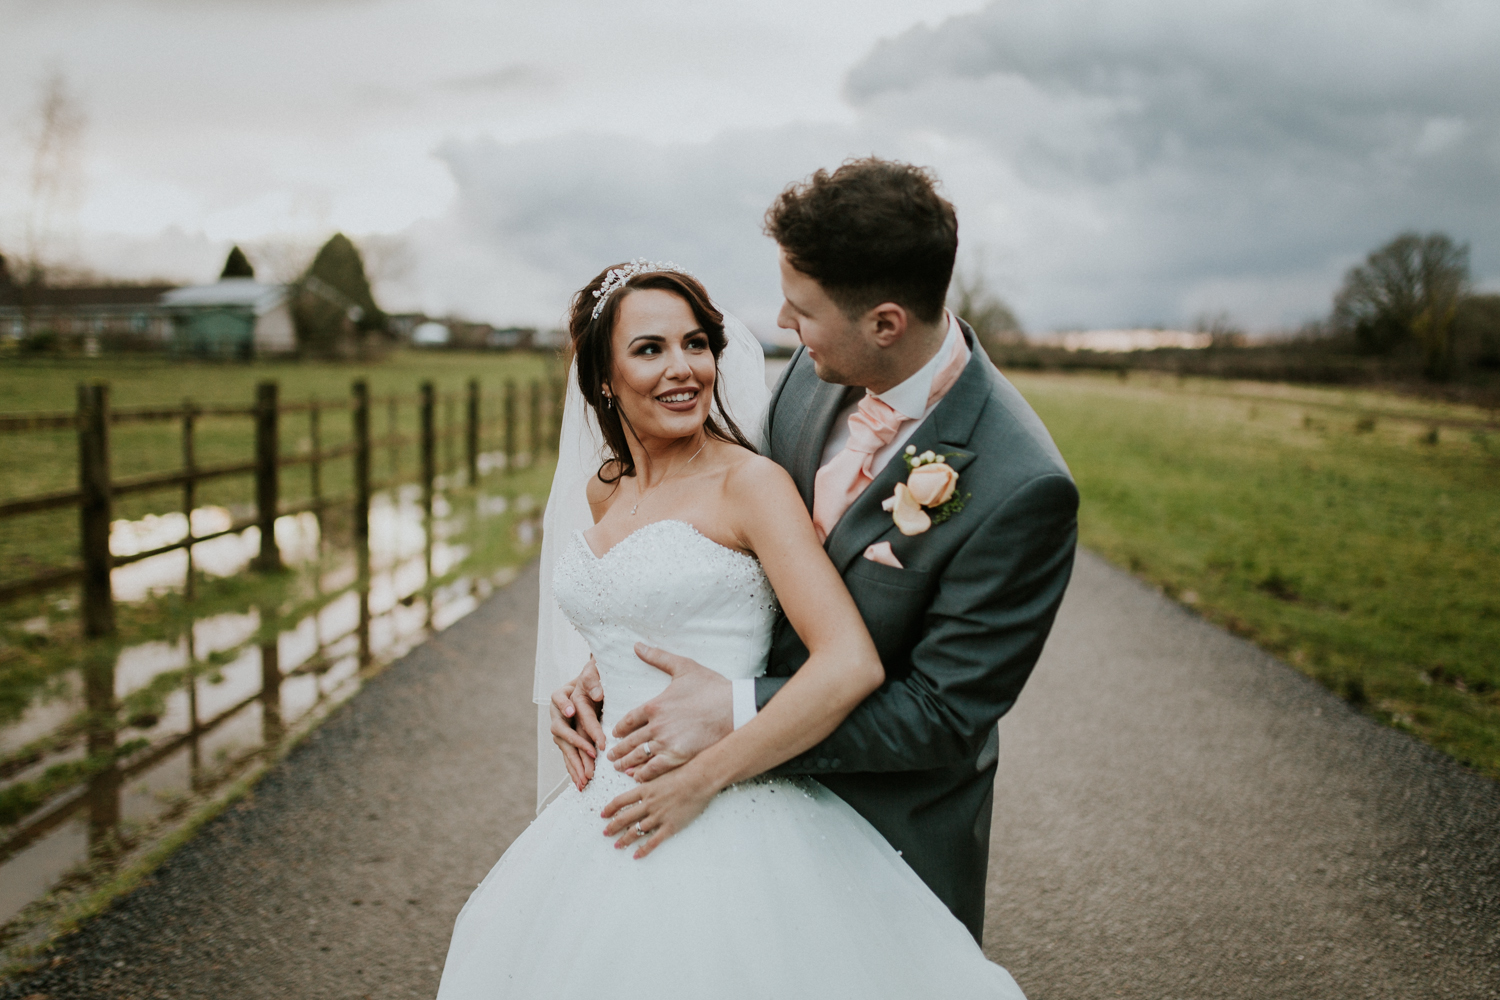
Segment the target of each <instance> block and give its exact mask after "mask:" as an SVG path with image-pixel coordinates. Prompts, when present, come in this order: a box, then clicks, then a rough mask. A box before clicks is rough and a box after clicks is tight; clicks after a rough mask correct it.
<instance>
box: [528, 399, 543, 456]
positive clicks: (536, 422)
mask: <svg viewBox="0 0 1500 1000" xmlns="http://www.w3.org/2000/svg"><path fill="white" fill-rule="evenodd" d="M529 415H531V418H529V420H528V421H526V429H528V430H529V432H531V462H529V465H535V463H537V462H540V460H541V382H540V381H537V379H531V414H529Z"/></svg>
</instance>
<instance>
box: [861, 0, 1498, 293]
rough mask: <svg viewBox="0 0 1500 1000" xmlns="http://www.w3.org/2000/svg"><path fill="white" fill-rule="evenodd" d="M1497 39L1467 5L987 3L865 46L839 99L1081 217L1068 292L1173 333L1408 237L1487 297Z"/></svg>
mask: <svg viewBox="0 0 1500 1000" xmlns="http://www.w3.org/2000/svg"><path fill="white" fill-rule="evenodd" d="M1496 37H1500V7H1496V6H1495V5H1494V4H1484V3H1452V2H1432V3H1390V2H1352V0H1332V2H1329V3H1324V4H1319V5H1307V4H1300V3H1290V2H1277V0H1264V2H1258V3H1254V4H1246V3H1212V4H1203V3H1198V2H1180V0H1174V2H1160V0H1155V2H1153V0H1142V2H1135V3H1130V4H1101V3H1096V2H1088V0H1046V2H1001V3H996V4H992V5H991V6H989V7H987V8H985V9H984V10H983V11H981V12H979V13H976V14H972V15H966V16H962V17H956V18H952V19H950V20H948V21H946V22H944V23H943V24H941V25H939V26H937V27H935V28H926V27H918V28H914V29H912V30H910V31H908V32H906V33H905V34H903V35H901V36H899V37H897V38H895V39H892V40H890V41H887V42H884V43H882V44H880V45H879V46H877V47H876V48H875V49H874V51H872V52H871V54H870V55H869V56H868V57H867V58H866V59H865V60H863V61H862V62H861V63H860V64H858V65H857V66H855V67H854V68H853V69H852V70H851V71H850V73H849V76H848V78H847V83H846V95H847V97H848V99H849V100H850V101H851V103H853V104H854V105H855V106H856V107H858V108H859V109H860V110H861V111H862V112H863V113H864V114H865V115H867V116H870V117H871V118H875V119H879V120H882V121H884V122H886V123H888V124H889V125H892V126H897V127H902V128H907V129H924V130H930V131H935V132H938V133H940V134H942V135H944V136H946V137H949V138H951V139H963V140H966V141H969V142H972V143H974V144H976V145H978V146H980V147H982V148H985V149H988V150H989V151H991V153H992V154H993V155H994V157H995V158H996V160H997V161H998V162H1000V163H1003V164H1004V165H1005V166H1006V167H1008V168H1009V169H1011V170H1013V171H1014V172H1015V175H1016V177H1017V179H1018V180H1019V181H1020V182H1021V183H1022V184H1023V185H1024V186H1025V187H1026V188H1027V189H1029V190H1030V191H1031V192H1032V193H1033V195H1035V196H1037V197H1041V198H1058V197H1064V198H1071V199H1076V200H1078V201H1080V202H1082V203H1087V204H1091V205H1093V206H1095V208H1096V209H1097V212H1098V214H1099V217H1100V219H1101V220H1102V222H1103V224H1102V225H1101V226H1099V227H1098V228H1097V229H1096V231H1095V232H1094V233H1093V234H1092V235H1093V238H1092V240H1091V241H1090V244H1091V245H1089V246H1080V247H1078V248H1077V254H1076V256H1075V258H1074V261H1075V264H1074V268H1075V273H1074V275H1073V277H1074V278H1075V279H1081V280H1088V279H1092V280H1098V281H1105V282H1108V281H1110V280H1112V279H1115V280H1117V279H1118V278H1120V277H1121V276H1133V277H1135V278H1137V279H1139V281H1140V282H1142V284H1141V285H1139V286H1138V288H1137V291H1136V292H1135V293H1134V294H1132V295H1128V296H1127V297H1126V299H1124V300H1122V301H1120V302H1119V303H1118V305H1119V306H1120V307H1122V312H1121V314H1119V315H1117V317H1116V319H1118V320H1124V319H1132V318H1133V319H1147V318H1151V317H1152V316H1153V315H1154V316H1155V317H1158V318H1161V319H1167V320H1170V319H1173V318H1178V317H1180V315H1181V313H1182V311H1183V307H1184V306H1185V305H1187V304H1188V302H1187V300H1188V299H1190V298H1191V297H1192V295H1193V289H1194V287H1195V286H1204V285H1205V284H1208V285H1212V284H1215V283H1217V284H1218V285H1219V286H1220V287H1223V286H1224V285H1225V283H1226V282H1227V283H1230V284H1232V283H1234V282H1236V281H1238V282H1241V283H1247V284H1248V286H1261V287H1264V286H1265V285H1266V283H1267V282H1269V283H1271V284H1275V283H1277V282H1282V283H1288V282H1290V283H1291V284H1302V285H1306V284H1307V277H1308V275H1309V273H1310V272H1325V273H1326V272H1330V271H1337V270H1338V269H1339V267H1340V265H1341V264H1342V262H1344V261H1346V260H1347V259H1348V258H1350V257H1351V256H1357V255H1359V254H1361V253H1363V252H1364V251H1365V250H1367V249H1368V248H1369V247H1371V246H1372V245H1373V244H1374V243H1376V242H1379V241H1382V240H1384V239H1385V238H1387V237H1389V236H1390V235H1391V234H1392V233H1394V232H1395V231H1396V230H1398V229H1402V228H1407V227H1416V228H1422V229H1431V228H1441V229H1446V230H1448V231H1449V232H1451V233H1453V234H1454V235H1455V236H1457V237H1459V238H1461V239H1470V240H1472V241H1473V242H1474V245H1475V246H1474V249H1475V254H1474V260H1475V264H1476V267H1477V269H1478V270H1479V271H1480V273H1481V274H1482V275H1487V276H1490V277H1496V276H1500V245H1497V242H1500V241H1496V240H1495V238H1494V236H1493V235H1492V234H1494V233H1496V232H1497V231H1500V226H1497V223H1500V103H1497V102H1496V101H1495V98H1494V95H1495V94H1497V93H1500V60H1497V59H1496V58H1495V56H1494V44H1493V43H1494V39H1495V38H1496ZM1057 277H1060V278H1064V279H1066V278H1067V276H1066V275H1058V276H1057ZM1297 297H1298V296H1293V298H1297ZM1199 304H1200V305H1207V303H1199ZM1311 305H1313V304H1312V303H1305V304H1304V305H1303V308H1307V307H1308V306H1311ZM1319 305H1321V303H1319ZM1044 308H1045V307H1044ZM1046 311H1047V312H1052V313H1054V314H1055V315H1059V313H1058V311H1057V310H1056V307H1055V305H1054V306H1053V308H1047V309H1046ZM1132 313H1134V315H1132ZM1174 314H1176V315H1174ZM1080 318H1084V317H1080ZM1092 318H1093V319H1094V320H1095V321H1103V320H1105V319H1106V317H1102V316H1095V317H1092ZM1262 318H1266V317H1262ZM1282 318H1283V319H1286V320H1290V319H1292V318H1293V317H1292V316H1290V315H1286V316H1283V317H1282Z"/></svg>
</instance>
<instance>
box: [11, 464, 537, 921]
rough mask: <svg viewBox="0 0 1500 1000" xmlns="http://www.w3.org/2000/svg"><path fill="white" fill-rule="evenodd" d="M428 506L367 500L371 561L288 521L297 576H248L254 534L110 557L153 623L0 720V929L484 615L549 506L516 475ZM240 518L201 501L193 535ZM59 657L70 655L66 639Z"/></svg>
mask: <svg viewBox="0 0 1500 1000" xmlns="http://www.w3.org/2000/svg"><path fill="white" fill-rule="evenodd" d="M543 485H544V483H543ZM423 500H424V498H423V495H422V491H421V489H420V487H416V486H406V487H401V488H398V489H396V490H394V491H391V492H387V493H384V494H377V495H376V496H375V497H373V498H372V502H371V507H370V546H369V551H368V553H367V554H366V553H365V552H362V551H357V550H355V549H354V547H353V546H352V545H350V544H349V537H348V526H347V524H340V523H339V520H338V518H336V517H332V516H331V515H330V516H327V517H326V518H320V517H319V516H318V515H316V514H313V513H302V514H297V515H294V516H287V517H283V518H280V519H278V520H277V522H276V539H277V543H278V545H279V546H280V548H281V551H282V556H283V560H284V562H285V563H286V565H287V566H288V567H289V568H288V571H287V572H286V573H283V574H279V575H277V576H274V577H269V578H268V577H262V576H256V575H253V574H252V575H243V574H244V570H245V567H246V566H247V565H248V564H249V562H250V560H251V559H252V558H253V557H254V556H255V554H256V553H257V552H258V551H259V545H260V539H259V532H258V530H257V529H256V528H254V527H250V528H246V529H245V530H242V531H239V532H234V533H231V534H224V535H221V536H220V537H218V538H214V539H212V540H209V541H205V542H201V543H197V544H195V545H194V546H193V547H192V550H191V554H189V552H188V551H187V550H176V551H173V552H169V553H164V554H161V555H158V556H153V557H151V558H148V559H144V560H141V561H140V562H136V563H132V564H129V565H127V566H122V567H119V568H117V569H116V570H115V571H114V574H113V577H112V584H113V587H114V591H115V597H116V599H117V601H120V602H123V605H129V606H133V608H134V609H138V611H139V617H140V618H141V620H142V621H143V622H146V623H147V624H146V625H144V626H142V628H141V629H139V630H138V631H144V632H153V633H155V634H152V635H151V637H150V638H146V639H144V640H142V641H132V642H130V643H129V644H127V645H123V646H119V645H112V644H109V643H103V642H100V643H95V644H93V645H91V646H84V645H83V644H82V643H76V642H75V644H74V646H73V647H72V650H73V651H74V652H76V653H77V654H78V655H77V656H76V657H75V658H73V659H72V660H71V661H69V663H68V665H67V666H66V667H63V668H61V669H58V670H57V671H56V673H55V675H54V676H52V677H50V678H49V679H48V680H47V682H46V683H45V684H43V685H41V687H40V688H38V691H37V694H36V696H34V697H33V698H32V699H31V700H30V702H29V703H28V704H27V705H26V707H25V709H24V711H22V712H21V713H20V715H19V717H18V718H16V719H15V720H14V721H13V722H11V723H10V724H8V725H5V726H4V727H3V728H0V783H3V785H0V923H4V922H6V921H10V920H11V919H12V918H13V917H14V916H15V915H16V914H17V913H19V912H20V911H21V910H22V909H23V908H24V907H25V906H26V905H27V904H28V903H29V902H31V901H32V900H33V899H36V898H37V897H39V896H41V895H42V894H43V893H45V892H47V891H48V890H49V889H50V888H51V887H53V886H55V885H57V884H58V883H59V880H60V879H63V878H64V877H65V876H68V877H70V878H81V877H82V875H81V874H80V873H82V872H84V871H85V869H86V867H87V865H88V864H89V863H91V862H92V863H94V864H96V865H108V864H110V863H112V862H113V861H115V860H117V859H118V858H119V857H120V856H121V854H122V852H123V851H127V850H129V849H131V848H132V847H134V846H137V845H139V844H141V843H143V842H146V841H149V839H150V837H151V834H152V831H153V830H155V829H162V828H164V825H165V824H168V823H170V821H172V820H173V819H176V818H179V817H181V816H182V815H183V814H185V813H186V812H187V811H188V810H189V809H191V808H193V807H194V806H195V805H196V804H199V803H201V802H203V801H204V799H205V797H206V796H211V795H213V794H215V793H217V792H218V791H220V790H222V789H223V788H224V787H225V786H226V784H227V783H228V782H230V781H232V780H234V779H235V778H236V777H237V776H239V775H240V774H242V773H244V771H245V769H246V767H247V766H248V765H249V764H251V763H253V762H254V761H256V760H257V759H258V758H259V757H260V756H261V755H262V754H263V753H264V752H265V750H266V748H267V747H274V746H275V745H277V744H278V743H280V742H281V741H282V739H283V737H284V736H286V735H287V733H288V732H289V731H291V730H293V729H296V728H298V727H299V726H301V725H303V724H305V723H308V722H309V721H310V720H311V719H313V718H315V717H317V716H318V715H320V714H321V713H322V712H324V711H326V710H327V709H328V708H330V707H332V706H333V705H335V704H337V703H338V702H340V701H341V700H343V699H344V698H346V697H348V696H349V695H350V694H351V693H353V691H354V690H356V689H357V688H358V686H359V684H360V681H361V679H362V677H363V676H365V672H366V670H367V668H369V667H371V666H372V665H375V664H380V663H385V662H389V661H390V660H392V659H394V658H396V657H398V656H400V655H401V654H403V653H405V652H406V651H408V650H409V649H411V648H412V647H413V646H414V645H416V644H417V643H418V642H420V641H421V640H422V639H423V638H424V637H425V636H427V635H428V634H430V633H431V632H433V631H436V630H440V629H443V628H446V627H447V626H448V625H450V624H452V623H453V622H454V621H457V620H458V619H459V618H461V617H463V615H465V614H467V613H468V612H469V611H471V610H473V609H474V608H475V607H477V606H478V603H479V602H480V601H481V600H482V599H483V598H484V597H485V596H486V595H487V594H488V593H489V592H490V591H491V590H492V589H493V588H494V587H495V586H497V585H501V584H503V583H505V582H508V581H509V579H510V578H512V577H513V576H514V573H515V569H514V568H513V567H514V566H515V565H516V564H517V563H518V562H519V561H520V560H521V559H522V558H524V557H526V556H527V555H529V554H530V553H529V551H527V550H529V549H530V548H531V546H532V545H533V544H534V543H535V542H536V540H537V536H538V534H539V524H538V520H537V518H538V516H539V504H538V502H537V499H536V498H535V497H533V496H532V495H530V494H529V493H526V492H524V491H523V490H522V487H519V486H516V487H513V488H512V489H510V490H491V491H489V492H485V491H483V490H480V491H464V492H455V493H452V494H449V493H446V492H437V493H435V495H434V496H433V498H432V515H431V517H430V518H429V517H428V515H427V512H426V510H425V508H424V503H423ZM234 520H235V512H233V511H230V510H227V509H224V508H217V507H204V508H200V509H197V510H194V511H193V513H192V521H191V528H192V531H193V534H194V536H195V537H196V536H199V535H205V534H210V533H213V532H219V531H224V530H226V529H227V528H229V527H231V526H232V525H233V524H234ZM188 528H189V521H188V518H187V517H186V516H184V515H182V514H180V513H179V514H166V515H161V516H151V517H146V518H143V519H141V520H140V521H134V522H117V523H116V524H115V525H113V526H112V531H111V536H110V545H111V549H112V550H113V551H114V552H115V554H116V555H128V554H133V553H137V552H144V551H148V550H150V549H153V548H156V547H159V546H161V545H164V544H168V543H170V542H173V541H176V540H178V539H181V538H183V537H185V536H186V533H187V531H188ZM190 572H191V573H193V574H195V575H194V576H193V577H192V579H194V580H195V585H194V586H193V588H192V589H191V590H190V589H189V587H188V585H187V581H188V580H189V573H190ZM49 629H51V630H53V631H55V630H56V629H55V628H54V627H52V626H49V623H48V620H47V619H46V618H45V617H44V618H42V619H40V620H39V621H32V622H27V623H24V627H23V629H22V630H21V631H22V634H28V635H29V634H35V635H36V636H37V637H38V639H39V640H43V639H47V637H48V633H49ZM126 634H129V633H128V632H127V633H126ZM56 648H57V650H58V655H59V656H63V655H65V653H66V652H67V644H66V641H65V640H62V639H59V640H58V642H57V643H56ZM59 662H61V661H59ZM69 873H71V874H69Z"/></svg>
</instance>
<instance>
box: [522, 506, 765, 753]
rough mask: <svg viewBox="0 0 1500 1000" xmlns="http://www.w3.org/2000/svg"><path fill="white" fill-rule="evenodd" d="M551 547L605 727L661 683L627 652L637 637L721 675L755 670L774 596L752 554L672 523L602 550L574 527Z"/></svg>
mask: <svg viewBox="0 0 1500 1000" xmlns="http://www.w3.org/2000/svg"><path fill="white" fill-rule="evenodd" d="M559 548H560V549H561V551H560V553H559V555H558V558H557V566H556V572H555V573H554V574H553V585H552V587H553V593H554V594H555V595H556V597H557V603H558V606H559V607H560V608H562V611H563V614H565V615H566V616H567V618H568V620H569V621H570V622H572V623H573V627H574V628H576V629H578V631H579V632H580V633H581V634H582V635H583V637H584V639H585V640H587V641H588V644H589V648H590V650H592V652H593V654H594V660H595V662H596V663H597V664H598V667H599V677H600V680H601V681H602V682H603V684H604V725H605V729H606V730H607V731H608V730H611V729H613V727H614V725H615V723H616V722H618V721H619V720H620V717H621V716H623V715H624V714H625V713H626V712H628V711H630V710H631V709H632V708H635V707H636V706H637V705H640V704H642V703H644V702H646V701H649V700H651V699H652V698H654V697H656V695H658V694H660V693H661V691H662V690H663V689H664V688H665V687H666V686H667V683H668V681H669V680H670V678H668V677H667V675H666V674H664V673H662V672H661V671H660V670H657V669H656V668H655V667H652V666H650V665H648V664H646V663H644V662H642V661H641V659H640V658H639V657H637V656H636V655H635V644H636V643H637V642H644V643H646V644H647V645H649V646H656V647H657V648H659V649H664V650H666V651H667V652H669V653H676V654H678V655H679V656H686V657H688V658H690V659H693V660H696V661H697V662H699V663H701V664H703V665H704V666H705V667H709V668H711V669H713V670H716V671H718V672H719V673H721V674H723V675H724V676H725V677H728V678H731V679H734V678H741V677H757V676H759V675H760V674H761V673H763V672H764V671H765V668H766V656H767V653H768V651H769V649H770V645H771V625H772V623H773V622H774V620H775V615H776V596H775V594H774V593H773V591H772V590H771V585H770V582H769V581H768V580H767V579H766V574H765V572H764V571H763V570H762V569H761V566H760V563H759V562H758V561H757V560H756V559H755V558H754V557H752V556H748V555H746V554H745V553H743V552H736V551H735V550H734V549H731V548H727V547H725V546H723V545H720V544H719V543H718V542H715V541H713V540H712V539H710V538H708V537H707V536H706V535H703V534H701V533H700V532H699V531H698V530H697V529H696V528H694V527H693V526H692V525H691V524H688V523H687V522H686V521H675V520H666V521H654V522H652V523H650V524H647V525H645V526H644V527H641V528H638V529H636V530H635V531H633V532H631V533H630V534H629V535H626V536H625V537H624V538H623V539H621V540H620V541H619V542H618V543H617V544H616V545H615V546H614V548H612V549H610V550H609V551H608V552H606V553H605V554H604V555H602V556H596V555H594V552H593V550H592V549H590V548H589V544H588V541H587V540H586V539H585V538H584V537H583V532H582V531H579V532H576V533H575V534H574V535H573V537H572V538H571V539H570V540H569V542H568V543H566V544H564V545H561V546H559Z"/></svg>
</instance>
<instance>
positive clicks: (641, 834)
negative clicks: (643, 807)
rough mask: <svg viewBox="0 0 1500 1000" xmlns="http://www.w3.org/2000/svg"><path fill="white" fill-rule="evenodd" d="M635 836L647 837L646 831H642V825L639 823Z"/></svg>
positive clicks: (636, 826)
mask: <svg viewBox="0 0 1500 1000" xmlns="http://www.w3.org/2000/svg"><path fill="white" fill-rule="evenodd" d="M635 835H636V836H637V837H644V836H645V835H646V831H645V830H642V829H641V824H639V823H637V824H636V825H635Z"/></svg>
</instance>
